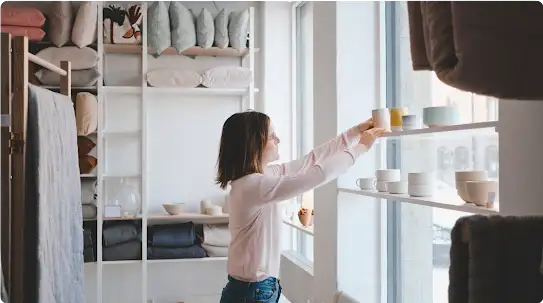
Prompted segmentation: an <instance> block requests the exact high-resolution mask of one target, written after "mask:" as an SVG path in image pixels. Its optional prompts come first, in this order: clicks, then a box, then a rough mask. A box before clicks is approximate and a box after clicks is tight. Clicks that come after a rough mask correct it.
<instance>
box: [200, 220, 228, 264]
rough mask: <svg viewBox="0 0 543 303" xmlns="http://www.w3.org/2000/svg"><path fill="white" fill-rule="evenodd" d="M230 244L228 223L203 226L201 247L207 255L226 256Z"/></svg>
mask: <svg viewBox="0 0 543 303" xmlns="http://www.w3.org/2000/svg"><path fill="white" fill-rule="evenodd" d="M229 244H230V231H229V230H228V224H218V225H208V224H204V226H203V239H202V248H203V249H204V250H205V251H206V254H207V256H208V257H227V256H228V245H229Z"/></svg>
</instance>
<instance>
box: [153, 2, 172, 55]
mask: <svg viewBox="0 0 543 303" xmlns="http://www.w3.org/2000/svg"><path fill="white" fill-rule="evenodd" d="M147 16H148V17H147V18H148V20H147V35H148V40H147V45H148V46H149V47H150V48H152V49H153V51H154V52H155V55H156V56H158V55H160V54H162V52H163V51H165V50H166V49H167V48H168V47H170V46H171V45H172V40H171V33H170V19H169V14H168V7H167V6H166V4H165V3H164V1H158V2H155V3H153V4H151V5H150V6H149V8H148V9H147Z"/></svg>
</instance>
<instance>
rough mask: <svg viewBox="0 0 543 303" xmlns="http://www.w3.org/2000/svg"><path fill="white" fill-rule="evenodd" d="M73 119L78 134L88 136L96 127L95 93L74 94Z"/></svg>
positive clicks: (96, 103)
mask: <svg viewBox="0 0 543 303" xmlns="http://www.w3.org/2000/svg"><path fill="white" fill-rule="evenodd" d="M75 119H76V123H77V135H78V136H88V135H89V134H91V133H94V132H95V131H96V130H97V129H98V99H97V98H96V96H95V95H93V94H91V93H87V92H81V93H78V94H77V95H76V97H75Z"/></svg>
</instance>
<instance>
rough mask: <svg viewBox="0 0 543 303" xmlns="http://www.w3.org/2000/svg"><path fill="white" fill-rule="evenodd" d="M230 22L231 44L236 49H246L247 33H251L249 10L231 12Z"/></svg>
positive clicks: (229, 35)
mask: <svg viewBox="0 0 543 303" xmlns="http://www.w3.org/2000/svg"><path fill="white" fill-rule="evenodd" d="M229 19H230V20H229V23H228V39H229V40H230V46H232V47H233V48H235V49H238V50H240V49H244V48H246V46H247V34H248V33H249V10H248V9H244V10H242V11H239V12H232V13H230V17H229Z"/></svg>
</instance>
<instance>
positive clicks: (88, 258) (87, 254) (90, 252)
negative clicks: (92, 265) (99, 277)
mask: <svg viewBox="0 0 543 303" xmlns="http://www.w3.org/2000/svg"><path fill="white" fill-rule="evenodd" d="M83 260H84V262H85V263H88V262H96V256H95V255H94V247H92V246H91V247H85V249H84V250H83Z"/></svg>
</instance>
